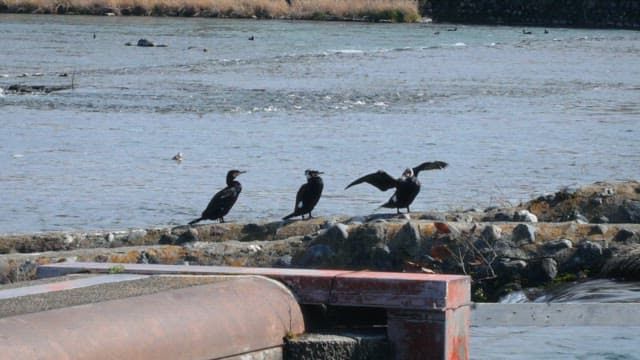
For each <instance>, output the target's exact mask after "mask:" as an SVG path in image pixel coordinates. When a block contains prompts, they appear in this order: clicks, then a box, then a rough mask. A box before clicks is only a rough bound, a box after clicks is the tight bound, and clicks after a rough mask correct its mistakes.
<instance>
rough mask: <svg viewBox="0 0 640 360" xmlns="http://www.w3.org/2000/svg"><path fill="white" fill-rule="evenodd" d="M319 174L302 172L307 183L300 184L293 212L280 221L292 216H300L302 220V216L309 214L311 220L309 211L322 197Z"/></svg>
mask: <svg viewBox="0 0 640 360" xmlns="http://www.w3.org/2000/svg"><path fill="white" fill-rule="evenodd" d="M320 174H322V172H320V171H317V170H305V171H304V175H305V176H306V177H307V183H306V184H302V186H300V189H298V193H297V194H296V204H295V206H294V207H293V212H292V213H291V214H289V215H287V216H285V217H283V218H282V220H287V219H290V218H292V217H294V216H302V219H303V220H304V214H309V219H311V218H312V216H311V211H312V210H313V208H314V207H315V206H316V204H317V203H318V200H320V195H322V189H323V187H324V184H323V182H322V178H321V177H320Z"/></svg>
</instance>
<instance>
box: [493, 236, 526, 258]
mask: <svg viewBox="0 0 640 360" xmlns="http://www.w3.org/2000/svg"><path fill="white" fill-rule="evenodd" d="M493 251H495V253H496V255H497V256H498V257H501V258H506V259H526V258H527V254H526V253H525V252H524V251H523V250H522V249H520V248H519V247H516V246H513V244H512V243H511V242H507V241H504V240H498V241H496V243H495V244H494V245H493Z"/></svg>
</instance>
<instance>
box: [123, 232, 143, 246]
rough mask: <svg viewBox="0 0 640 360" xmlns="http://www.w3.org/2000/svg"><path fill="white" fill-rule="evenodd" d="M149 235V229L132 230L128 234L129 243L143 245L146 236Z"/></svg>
mask: <svg viewBox="0 0 640 360" xmlns="http://www.w3.org/2000/svg"><path fill="white" fill-rule="evenodd" d="M145 236H147V231H146V230H142V229H138V230H131V231H130V232H129V235H128V236H127V243H129V244H131V245H142V244H144V237H145Z"/></svg>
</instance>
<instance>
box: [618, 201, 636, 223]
mask: <svg viewBox="0 0 640 360" xmlns="http://www.w3.org/2000/svg"><path fill="white" fill-rule="evenodd" d="M618 213H619V214H620V218H621V220H622V221H624V222H628V223H640V201H636V200H624V201H623V202H622V204H621V205H620V207H619V209H618Z"/></svg>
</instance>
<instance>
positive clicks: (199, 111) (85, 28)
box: [0, 15, 640, 233]
mask: <svg viewBox="0 0 640 360" xmlns="http://www.w3.org/2000/svg"><path fill="white" fill-rule="evenodd" d="M457 28H458V31H447V26H444V25H435V24H360V23H335V22H331V23H324V22H289V21H246V20H220V19H179V18H137V17H136V18H127V17H81V16H28V15H27V16H24V15H22V16H20V15H0V34H2V37H1V38H0V45H1V48H2V51H0V87H7V86H8V85H10V84H16V83H19V84H37V85H68V84H70V83H71V82H72V80H73V83H74V84H75V90H72V91H61V92H56V93H51V94H48V95H12V94H8V93H6V92H4V93H0V124H1V130H0V163H1V166H0V190H1V191H0V193H1V194H2V195H0V196H1V201H0V203H1V204H2V206H1V207H0V233H7V232H32V231H45V230H88V229H122V228H130V227H140V226H163V225H171V224H184V223H186V222H187V221H188V220H191V219H193V218H195V217H197V216H198V215H199V213H200V212H201V211H202V209H203V208H204V207H205V206H206V204H207V202H208V201H209V199H210V197H211V195H212V194H213V193H214V192H216V191H217V190H219V189H220V188H221V187H223V186H224V176H225V173H226V171H227V170H229V169H231V168H239V169H243V170H247V171H248V172H247V173H246V174H244V175H243V176H242V177H241V178H240V181H241V182H242V183H243V185H244V192H243V194H242V195H241V197H240V200H239V201H238V203H237V204H236V206H235V208H234V209H233V210H232V211H231V213H230V214H229V215H228V217H227V220H229V221H250V220H272V219H277V218H280V217H281V216H283V215H285V214H287V213H288V212H290V210H291V208H292V206H293V198H294V196H295V192H296V190H297V188H298V186H299V185H300V184H301V183H302V182H303V181H304V176H303V171H304V169H306V168H317V169H320V170H322V171H324V172H325V175H324V178H325V183H326V185H325V193H324V197H323V199H322V200H321V201H320V203H319V204H318V206H317V208H316V210H315V212H314V214H315V215H318V216H331V215H338V214H350V215H358V214H366V213H370V212H372V211H374V210H375V209H376V207H377V206H378V205H379V204H381V203H383V202H384V201H385V200H386V199H387V198H388V197H389V196H390V193H382V192H379V191H378V190H376V189H374V188H373V187H368V186H366V185H362V186H359V187H354V188H351V189H349V190H348V191H345V190H343V189H344V187H345V185H346V184H348V183H349V182H350V181H351V180H353V179H355V178H356V177H358V176H360V175H362V174H365V173H367V172H370V171H374V170H377V169H385V170H387V171H388V172H390V173H391V174H394V175H400V172H401V171H402V169H404V168H405V167H407V166H415V165H417V164H419V163H421V162H423V161H427V160H443V161H446V162H448V163H449V164H450V167H449V168H447V169H445V170H442V171H431V172H427V173H422V174H421V175H420V177H421V180H422V182H423V184H424V186H423V190H422V193H421V194H420V195H419V196H418V198H417V199H416V201H415V203H414V205H413V207H412V209H413V210H416V211H422V210H449V209H460V208H467V207H484V206H487V205H499V204H504V203H516V202H519V201H523V200H527V199H529V198H531V197H532V196H537V195H541V194H544V193H547V192H552V191H556V190H558V189H559V188H560V187H562V186H575V185H582V184H588V183H591V182H594V181H599V180H625V179H631V178H638V168H640V151H639V150H638V137H639V131H640V130H638V124H639V122H640V120H639V119H640V117H639V115H640V101H639V100H640V67H638V66H635V64H636V63H637V59H638V57H639V55H640V33H638V32H632V31H618V30H580V29H550V33H549V34H544V33H543V29H530V30H532V32H533V34H532V35H524V34H522V31H521V29H520V28H511V27H479V26H458V27H457ZM436 32H439V34H436ZM94 34H95V38H94V36H93V35H94ZM251 35H253V36H255V39H256V40H255V41H249V40H248V37H249V36H251ZM140 38H147V39H149V40H151V41H153V42H155V43H156V44H165V45H167V47H156V48H140V47H136V46H125V43H127V42H131V43H134V44H135V43H136V42H137V40H138V39H140ZM205 49H206V51H204V50H205ZM65 73H66V74H68V76H66V77H63V76H59V75H61V74H65ZM23 74H27V75H29V76H24V77H23V76H22V75H23ZM178 151H181V152H183V153H184V157H185V160H184V161H183V162H182V163H179V164H178V163H176V162H173V161H171V160H170V159H171V157H172V156H173V155H174V154H175V153H177V152H178Z"/></svg>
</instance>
